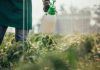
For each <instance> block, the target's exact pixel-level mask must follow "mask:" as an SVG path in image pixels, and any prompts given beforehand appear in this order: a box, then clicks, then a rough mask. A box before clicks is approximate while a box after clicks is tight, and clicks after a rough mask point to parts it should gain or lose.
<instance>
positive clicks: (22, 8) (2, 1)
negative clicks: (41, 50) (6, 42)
mask: <svg viewBox="0 0 100 70" xmlns="http://www.w3.org/2000/svg"><path fill="white" fill-rule="evenodd" d="M24 1H25V2H24ZM42 1H43V5H44V8H43V10H44V12H47V10H48V8H49V0H42ZM9 26H10V27H15V40H16V42H18V41H22V40H26V38H27V36H28V33H29V30H30V29H32V5H31V0H0V45H1V43H2V41H3V38H4V35H5V33H6V30H7V28H8V27H9Z"/></svg>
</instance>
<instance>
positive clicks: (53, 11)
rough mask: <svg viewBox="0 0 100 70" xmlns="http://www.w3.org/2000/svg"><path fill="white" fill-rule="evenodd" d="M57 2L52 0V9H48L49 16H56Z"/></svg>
mask: <svg viewBox="0 0 100 70" xmlns="http://www.w3.org/2000/svg"><path fill="white" fill-rule="evenodd" d="M55 2H56V0H50V8H49V9H48V11H47V13H48V14H49V15H55V14H56V8H55V5H54V4H55Z"/></svg>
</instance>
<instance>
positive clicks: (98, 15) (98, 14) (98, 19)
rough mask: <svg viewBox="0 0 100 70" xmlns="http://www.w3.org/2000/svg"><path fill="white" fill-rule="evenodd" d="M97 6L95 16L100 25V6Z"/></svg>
mask: <svg viewBox="0 0 100 70" xmlns="http://www.w3.org/2000/svg"><path fill="white" fill-rule="evenodd" d="M95 6H96V11H95V14H96V15H97V17H96V18H95V20H96V22H97V23H100V5H95Z"/></svg>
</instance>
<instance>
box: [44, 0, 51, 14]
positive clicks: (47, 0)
mask: <svg viewBox="0 0 100 70" xmlns="http://www.w3.org/2000/svg"><path fill="white" fill-rule="evenodd" d="M42 1H43V6H44V7H43V10H44V12H47V11H48V9H49V7H50V5H49V4H50V0H42Z"/></svg>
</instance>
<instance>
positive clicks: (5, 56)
mask: <svg viewBox="0 0 100 70" xmlns="http://www.w3.org/2000/svg"><path fill="white" fill-rule="evenodd" d="M0 70H100V34H69V35H58V34H33V33H31V34H30V35H29V37H28V40H27V41H26V42H24V44H23V42H15V40H14V34H13V33H8V34H6V37H5V39H4V41H3V43H2V45H1V46H0Z"/></svg>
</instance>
